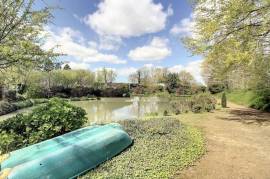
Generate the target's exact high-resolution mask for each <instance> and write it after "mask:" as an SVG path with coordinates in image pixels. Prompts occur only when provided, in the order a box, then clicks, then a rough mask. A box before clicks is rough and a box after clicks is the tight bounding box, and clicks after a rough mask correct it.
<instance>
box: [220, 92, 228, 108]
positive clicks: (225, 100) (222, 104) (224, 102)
mask: <svg viewBox="0 0 270 179" xmlns="http://www.w3.org/2000/svg"><path fill="white" fill-rule="evenodd" d="M221 106H222V107H223V108H226V107H227V97H226V93H225V92H223V93H222V97H221Z"/></svg>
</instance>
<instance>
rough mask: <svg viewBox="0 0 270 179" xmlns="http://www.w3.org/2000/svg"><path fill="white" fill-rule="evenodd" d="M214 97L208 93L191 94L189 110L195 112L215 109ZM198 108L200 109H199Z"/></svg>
mask: <svg viewBox="0 0 270 179" xmlns="http://www.w3.org/2000/svg"><path fill="white" fill-rule="evenodd" d="M215 105H216V99H215V98H214V97H213V96H212V95H211V94H209V93H200V94H197V95H194V96H192V98H191V110H192V111H193V112H194V111H195V113H196V112H197V111H199V112H202V111H207V112H210V111H212V110H214V109H215ZM199 108H200V109H199Z"/></svg>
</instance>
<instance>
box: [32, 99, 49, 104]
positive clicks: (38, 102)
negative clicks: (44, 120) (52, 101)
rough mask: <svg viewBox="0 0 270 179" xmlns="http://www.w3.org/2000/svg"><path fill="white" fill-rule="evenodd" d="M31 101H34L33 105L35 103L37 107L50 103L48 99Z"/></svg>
mask: <svg viewBox="0 0 270 179" xmlns="http://www.w3.org/2000/svg"><path fill="white" fill-rule="evenodd" d="M31 101H32V103H33V104H34V105H36V104H43V103H47V102H49V100H48V99H46V98H40V99H31Z"/></svg>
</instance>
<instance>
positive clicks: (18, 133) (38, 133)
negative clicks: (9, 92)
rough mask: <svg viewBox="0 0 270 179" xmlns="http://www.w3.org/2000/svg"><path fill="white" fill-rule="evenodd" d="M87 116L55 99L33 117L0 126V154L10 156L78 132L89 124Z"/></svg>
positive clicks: (0, 123) (10, 120)
mask: <svg viewBox="0 0 270 179" xmlns="http://www.w3.org/2000/svg"><path fill="white" fill-rule="evenodd" d="M85 115H86V112H85V110H83V109H82V108H79V107H75V106H73V105H71V104H69V103H67V102H65V101H63V100H60V99H52V100H50V101H49V102H48V104H46V105H43V106H39V107H37V108H36V109H34V110H33V112H32V113H29V114H26V115H23V114H18V115H17V116H15V117H12V118H9V119H6V120H4V121H2V122H0V131H1V133H0V151H1V152H4V153H5V152H9V151H12V150H16V149H19V148H22V147H25V146H28V145H30V144H35V143H38V142H41V141H44V140H46V139H50V138H53V137H56V136H59V135H62V134H65V133H67V132H70V131H73V130H76V129H78V128H80V127H82V126H83V125H84V123H85V122H86V117H85Z"/></svg>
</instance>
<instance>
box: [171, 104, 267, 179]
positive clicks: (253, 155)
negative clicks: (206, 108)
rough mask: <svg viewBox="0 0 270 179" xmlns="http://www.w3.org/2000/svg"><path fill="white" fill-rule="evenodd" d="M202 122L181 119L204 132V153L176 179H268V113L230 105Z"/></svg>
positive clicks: (201, 120)
mask: <svg viewBox="0 0 270 179" xmlns="http://www.w3.org/2000/svg"><path fill="white" fill-rule="evenodd" d="M228 105H229V107H228V108H226V109H221V110H218V111H215V112H214V113H209V114H207V115H205V117H204V118H201V119H195V120H194V119H192V120H190V119H188V117H186V118H184V119H181V121H182V122H184V123H187V124H190V125H193V126H196V127H199V128H201V129H202V130H203V132H204V133H205V138H206V148H207V152H206V154H205V155H204V156H203V157H202V158H201V159H200V160H199V161H197V162H196V163H195V164H194V165H193V166H191V167H189V168H187V169H185V170H182V171H179V172H178V173H177V174H176V175H175V176H174V178H177V179H191V178H192V179H204V178H207V179H270V113H263V112H261V111H257V110H254V109H250V108H246V107H243V106H239V105H236V104H232V103H229V104H228Z"/></svg>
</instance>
